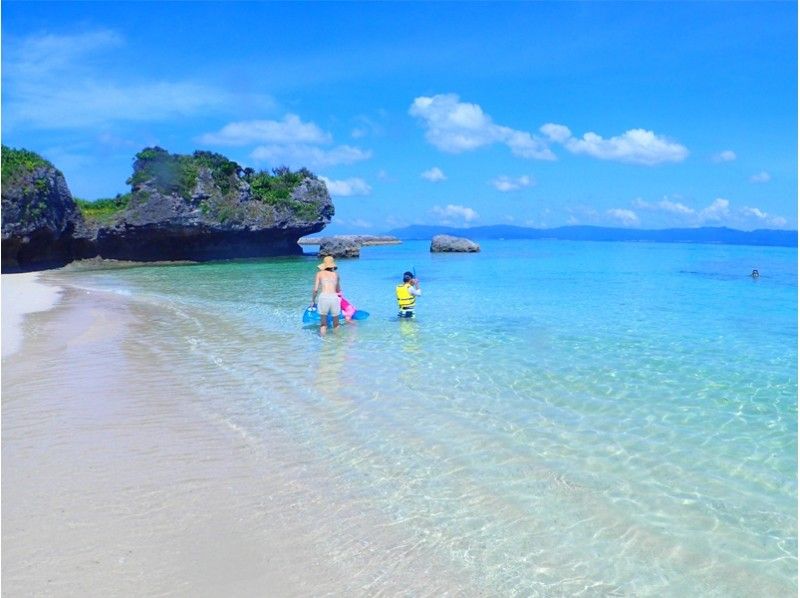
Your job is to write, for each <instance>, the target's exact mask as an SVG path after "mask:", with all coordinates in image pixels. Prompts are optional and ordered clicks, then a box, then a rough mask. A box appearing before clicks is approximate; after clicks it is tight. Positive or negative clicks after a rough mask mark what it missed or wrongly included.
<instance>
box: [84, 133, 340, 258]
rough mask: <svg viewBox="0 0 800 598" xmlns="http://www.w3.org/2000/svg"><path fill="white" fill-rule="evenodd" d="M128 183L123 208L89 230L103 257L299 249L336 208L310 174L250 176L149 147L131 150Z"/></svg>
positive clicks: (203, 155)
mask: <svg viewBox="0 0 800 598" xmlns="http://www.w3.org/2000/svg"><path fill="white" fill-rule="evenodd" d="M129 182H130V183H131V195H130V199H129V200H128V202H127V205H126V206H125V207H124V209H122V210H120V212H119V214H117V216H116V217H115V218H114V220H113V221H112V222H110V223H102V222H98V223H94V226H93V227H90V228H89V230H88V232H89V234H90V236H91V238H92V241H93V243H94V245H95V247H96V248H97V254H98V255H100V256H102V257H104V258H112V259H118V260H138V261H151V260H194V261H204V260H212V259H227V258H235V257H262V256H271V255H291V254H300V253H302V249H301V248H300V247H299V246H298V245H297V240H298V239H299V238H300V237H302V236H304V235H308V234H312V233H314V232H318V231H320V230H322V229H323V228H324V227H325V225H326V224H328V223H329V222H330V219H331V217H332V216H333V213H334V208H333V204H332V203H331V199H330V195H329V194H328V190H327V188H326V187H325V184H324V183H323V182H322V181H320V180H318V179H317V178H316V177H314V176H313V175H312V174H311V173H310V172H308V171H305V170H301V171H299V172H291V171H290V170H288V169H285V168H283V169H276V170H275V171H273V174H272V175H270V174H269V173H266V172H260V173H256V172H254V171H252V170H251V169H244V170H243V169H241V168H240V167H239V165H238V164H236V163H235V162H231V161H230V160H228V159H226V158H225V157H223V156H220V155H219V154H212V153H210V152H195V153H194V154H193V155H192V156H181V155H172V154H169V153H167V152H166V151H165V150H163V149H161V148H148V149H146V150H143V151H142V152H140V153H139V154H137V159H136V162H135V163H134V172H133V175H132V176H131V178H130V180H129ZM87 222H90V220H88V219H87ZM84 257H91V256H84Z"/></svg>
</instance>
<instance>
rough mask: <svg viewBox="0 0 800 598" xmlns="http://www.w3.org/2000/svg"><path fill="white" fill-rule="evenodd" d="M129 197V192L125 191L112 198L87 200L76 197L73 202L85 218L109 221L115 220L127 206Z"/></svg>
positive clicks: (99, 221) (103, 221)
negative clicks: (123, 193)
mask: <svg viewBox="0 0 800 598" xmlns="http://www.w3.org/2000/svg"><path fill="white" fill-rule="evenodd" d="M130 199H131V195H130V193H126V194H125V195H117V196H116V197H114V198H112V199H98V200H96V201H87V200H85V199H78V198H77V197H76V198H75V203H76V204H77V206H78V210H79V211H80V213H81V214H82V215H83V217H84V218H85V219H86V220H88V221H92V220H93V221H95V222H98V223H109V222H111V221H113V220H115V219H116V217H117V216H118V215H119V214H121V213H122V212H123V211H124V210H125V208H127V207H128V202H129V201H130Z"/></svg>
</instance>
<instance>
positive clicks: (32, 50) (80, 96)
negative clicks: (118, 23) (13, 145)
mask: <svg viewBox="0 0 800 598" xmlns="http://www.w3.org/2000/svg"><path fill="white" fill-rule="evenodd" d="M124 43H125V40H124V39H123V37H122V36H121V35H119V34H118V33H116V32H114V31H108V30H97V31H93V32H86V33H83V34H78V35H35V36H30V37H27V38H24V39H22V40H14V39H12V40H11V41H8V42H7V44H8V47H7V48H6V47H4V52H3V54H4V56H3V58H4V60H3V91H4V97H3V104H4V106H3V117H4V125H5V126H6V127H7V128H15V127H20V126H30V127H34V128H40V129H69V128H79V127H104V126H108V125H109V124H111V123H114V122H154V121H161V120H167V119H174V118H180V117H188V116H196V115H198V114H202V113H207V112H209V111H218V110H222V109H225V108H229V107H231V106H235V105H239V104H241V102H242V101H243V100H244V99H246V100H247V101H248V103H250V104H251V105H252V104H255V105H260V106H263V107H268V106H272V105H273V104H274V102H273V101H272V99H271V98H268V97H267V96H248V97H247V98H243V97H242V96H241V95H235V94H233V93H230V92H229V91H227V90H224V89H220V88H216V87H213V86H211V85H208V84H206V83H203V82H196V81H191V80H177V81H174V80H173V81H170V80H153V81H139V82H136V83H131V82H130V80H129V78H128V79H125V78H122V76H120V80H119V81H115V78H114V73H115V69H114V68H112V67H111V66H110V65H109V64H108V61H109V60H110V59H111V57H113V50H114V49H116V48H118V47H120V46H123V45H124Z"/></svg>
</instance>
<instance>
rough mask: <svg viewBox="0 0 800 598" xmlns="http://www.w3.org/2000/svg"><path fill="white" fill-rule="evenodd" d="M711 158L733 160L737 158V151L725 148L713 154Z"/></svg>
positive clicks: (719, 160)
mask: <svg viewBox="0 0 800 598" xmlns="http://www.w3.org/2000/svg"><path fill="white" fill-rule="evenodd" d="M711 159H712V160H713V161H714V162H733V161H734V160H735V159H736V152H734V151H733V150H724V151H721V152H720V153H718V154H714V155H713V156H711Z"/></svg>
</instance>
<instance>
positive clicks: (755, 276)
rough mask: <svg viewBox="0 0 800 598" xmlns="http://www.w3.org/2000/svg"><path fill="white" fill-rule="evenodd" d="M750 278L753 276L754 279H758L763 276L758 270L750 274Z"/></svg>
mask: <svg viewBox="0 0 800 598" xmlns="http://www.w3.org/2000/svg"><path fill="white" fill-rule="evenodd" d="M750 276H752V277H753V278H758V277H759V276H761V274H759V273H758V270H753V273H752V274H750Z"/></svg>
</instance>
